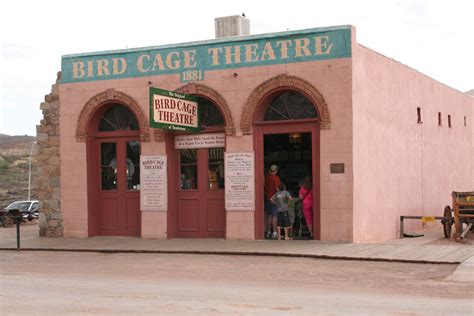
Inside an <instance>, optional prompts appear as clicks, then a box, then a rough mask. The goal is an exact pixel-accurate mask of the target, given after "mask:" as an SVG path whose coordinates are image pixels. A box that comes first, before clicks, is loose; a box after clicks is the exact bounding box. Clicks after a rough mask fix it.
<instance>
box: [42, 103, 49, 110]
mask: <svg viewBox="0 0 474 316" xmlns="http://www.w3.org/2000/svg"><path fill="white" fill-rule="evenodd" d="M50 108H51V105H50V103H49V102H41V104H40V110H49V109H50Z"/></svg>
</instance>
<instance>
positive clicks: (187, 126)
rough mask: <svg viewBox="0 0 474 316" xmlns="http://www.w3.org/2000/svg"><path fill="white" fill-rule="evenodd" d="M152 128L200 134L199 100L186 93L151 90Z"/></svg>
mask: <svg viewBox="0 0 474 316" xmlns="http://www.w3.org/2000/svg"><path fill="white" fill-rule="evenodd" d="M150 126H151V127H154V128H164V129H169V130H176V131H188V132H199V131H200V130H201V126H200V117H199V109H198V99H197V98H196V97H195V96H192V95H188V94H184V93H177V92H174V91H168V90H163V89H159V88H150Z"/></svg>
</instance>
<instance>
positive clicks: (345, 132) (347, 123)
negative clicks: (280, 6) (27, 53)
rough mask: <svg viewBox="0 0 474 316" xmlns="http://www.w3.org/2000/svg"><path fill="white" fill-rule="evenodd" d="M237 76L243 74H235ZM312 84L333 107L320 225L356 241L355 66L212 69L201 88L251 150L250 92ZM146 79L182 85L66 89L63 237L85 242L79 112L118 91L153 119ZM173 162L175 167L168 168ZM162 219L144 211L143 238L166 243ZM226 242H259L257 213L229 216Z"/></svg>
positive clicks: (152, 146) (235, 140)
mask: <svg viewBox="0 0 474 316" xmlns="http://www.w3.org/2000/svg"><path fill="white" fill-rule="evenodd" d="M234 72H236V73H238V76H237V77H236V76H234ZM282 73H285V74H288V75H292V76H296V77H299V78H302V79H304V80H306V81H308V82H310V83H311V84H312V85H313V86H314V87H315V88H316V89H318V90H319V91H320V92H321V94H322V95H323V96H324V98H325V101H326V103H327V104H328V106H329V112H330V117H331V129H330V130H323V131H321V172H320V173H321V183H320V184H317V185H319V186H320V189H321V192H322V194H321V221H322V228H321V229H322V232H321V236H322V239H323V240H346V241H350V240H351V239H352V140H351V138H352V122H351V120H352V116H351V60H350V59H348V58H347V59H337V60H326V61H319V62H301V63H294V64H287V65H285V64H283V65H274V66H262V67H252V68H239V69H228V70H219V71H209V72H206V74H205V80H204V81H199V82H198V83H200V84H204V85H207V86H209V87H211V88H213V89H214V90H216V91H217V92H219V93H220V94H221V95H222V96H223V97H224V98H225V100H226V102H227V104H228V105H229V107H230V109H231V112H232V118H233V121H234V126H235V127H236V129H237V130H236V136H233V137H227V148H226V150H227V151H231V152H232V151H252V150H253V142H252V141H253V138H252V136H242V132H241V131H240V119H241V116H242V110H243V108H244V106H245V104H246V102H247V98H248V97H249V95H250V93H251V92H252V91H253V90H254V89H255V88H256V87H257V86H258V85H259V84H261V83H262V82H264V81H266V80H268V79H269V78H272V77H274V76H277V75H279V74H282ZM148 81H151V82H152V85H153V86H155V87H161V88H163V89H169V90H174V89H176V88H178V87H180V86H182V85H184V83H181V82H180V81H179V76H178V75H168V76H155V77H143V78H131V79H119V80H107V81H95V82H86V83H75V84H61V85H60V100H61V107H60V120H61V124H60V125H61V134H60V138H61V184H62V188H61V199H62V212H63V215H64V221H65V235H67V236H87V199H86V196H87V178H86V150H85V143H83V142H77V141H76V138H75V131H76V126H77V121H78V117H79V114H80V112H81V110H82V108H83V107H84V105H85V104H86V102H87V101H88V100H89V99H90V98H91V97H93V96H94V95H96V94H98V93H101V92H104V91H106V90H107V89H110V88H113V89H116V90H118V91H121V92H123V93H126V94H128V95H130V96H131V97H133V98H134V99H135V100H136V101H137V102H138V104H139V106H140V107H141V109H142V111H143V112H144V113H145V115H146V117H148V106H149V104H148V102H149V100H148V88H149V84H148ZM150 135H151V141H150V142H143V143H142V154H144V155H147V154H164V153H165V152H166V150H165V147H164V144H163V143H162V142H156V141H155V140H154V138H153V130H152V129H150ZM333 162H342V163H345V165H346V173H345V174H339V175H330V174H329V164H330V163H333ZM170 163H171V162H170ZM164 214H166V213H162V214H161V213H158V212H146V214H143V216H142V237H143V238H166V231H167V227H166V223H163V224H162V225H160V224H159V223H160V221H161V222H162V221H163V220H164ZM226 238H228V239H254V238H255V236H254V214H253V212H250V213H249V214H244V213H242V212H238V213H236V214H230V215H228V216H227V233H226Z"/></svg>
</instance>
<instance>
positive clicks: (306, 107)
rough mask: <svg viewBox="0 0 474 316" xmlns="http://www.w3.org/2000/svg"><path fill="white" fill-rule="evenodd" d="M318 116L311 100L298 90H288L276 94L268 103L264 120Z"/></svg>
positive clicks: (299, 118)
mask: <svg viewBox="0 0 474 316" xmlns="http://www.w3.org/2000/svg"><path fill="white" fill-rule="evenodd" d="M316 117H318V114H317V113H316V109H315V107H314V105H313V104H312V103H311V101H310V100H309V99H308V98H307V97H306V96H304V95H303V94H301V93H299V92H296V91H286V92H283V93H282V94H280V95H278V96H276V97H275V98H274V99H273V100H272V101H271V102H270V104H269V105H268V107H267V109H266V110H265V115H264V117H263V120H264V121H284V120H301V119H311V118H316Z"/></svg>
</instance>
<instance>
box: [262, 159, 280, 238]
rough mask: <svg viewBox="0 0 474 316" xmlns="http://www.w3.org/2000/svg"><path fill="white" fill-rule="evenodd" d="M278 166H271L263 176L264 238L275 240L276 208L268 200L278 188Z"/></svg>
mask: <svg viewBox="0 0 474 316" xmlns="http://www.w3.org/2000/svg"><path fill="white" fill-rule="evenodd" d="M277 173H278V166H277V165H271V166H270V169H268V173H267V175H266V176H265V213H266V216H267V218H266V230H267V231H266V232H265V237H267V238H274V239H275V238H277V206H276V204H275V203H273V202H272V201H271V200H270V199H271V198H272V197H273V196H274V195H275V193H276V192H277V189H278V187H279V186H280V183H281V181H280V177H279V176H278V175H277Z"/></svg>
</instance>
